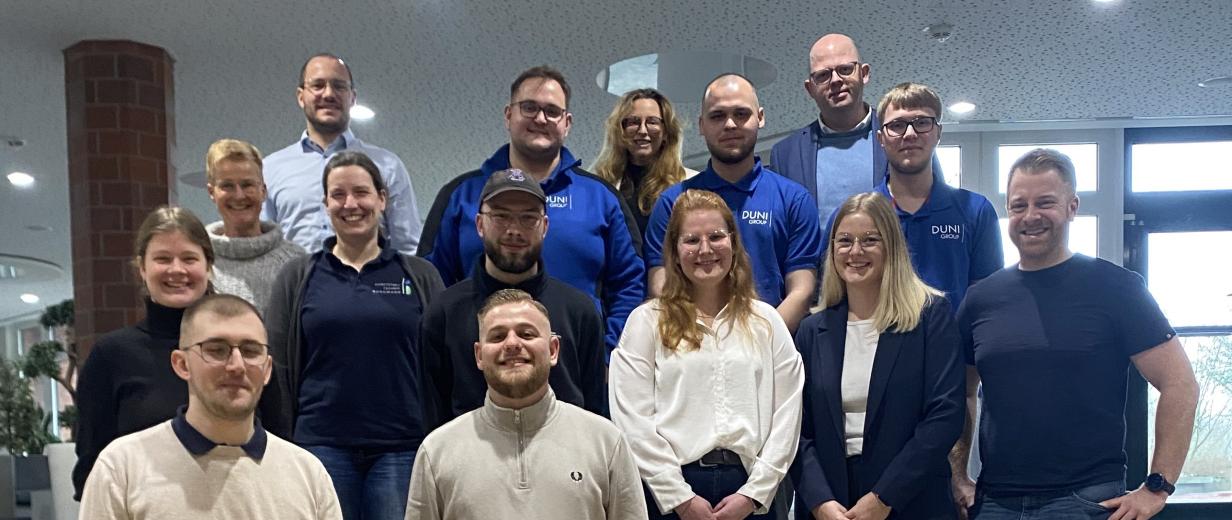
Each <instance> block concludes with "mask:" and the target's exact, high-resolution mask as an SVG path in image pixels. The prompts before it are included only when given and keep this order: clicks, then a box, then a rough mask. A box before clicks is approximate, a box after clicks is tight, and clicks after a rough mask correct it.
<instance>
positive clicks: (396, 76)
mask: <svg viewBox="0 0 1232 520" xmlns="http://www.w3.org/2000/svg"><path fill="white" fill-rule="evenodd" d="M3 13H4V14H3V17H2V18H0V71H3V72H2V73H0V135H17V136H20V137H23V138H25V139H26V140H27V141H28V142H29V144H28V145H26V146H25V147H24V148H22V149H21V150H18V151H13V150H11V149H8V148H7V147H4V146H3V143H0V175H2V174H7V173H8V172H10V171H13V170H23V171H28V172H30V173H32V174H34V175H35V176H36V177H37V178H38V184H37V186H36V187H35V188H33V189H32V190H27V191H22V192H18V191H17V190H16V189H15V188H14V187H12V186H10V185H9V184H8V183H7V182H5V181H0V253H5V254H15V255H21V256H30V257H36V258H40V259H45V260H48V261H51V262H54V263H56V264H59V265H61V266H63V267H64V268H65V271H66V272H70V273H71V267H70V262H71V259H70V254H71V251H70V246H69V241H68V236H69V233H68V229H67V226H68V222H69V219H68V190H67V171H66V164H67V161H66V158H65V155H66V145H65V134H66V131H65V127H64V121H65V115H64V94H63V70H64V65H63V60H62V54H61V51H62V50H63V49H64V48H66V47H68V46H70V45H72V44H73V43H75V42H77V41H79V40H82V39H131V40H136V41H141V42H144V43H149V44H153V45H158V46H161V47H163V48H165V49H167V50H168V51H169V52H170V53H171V54H172V55H173V56H174V57H175V60H176V65H175V73H176V84H175V90H176V92H175V104H176V106H175V122H176V135H177V140H178V148H177V150H176V151H175V154H174V155H173V157H174V163H175V165H176V167H177V169H178V171H179V172H180V173H181V174H183V173H187V172H193V171H200V170H201V169H203V166H202V161H203V160H202V157H203V155H204V153H205V149H206V147H207V146H208V145H209V143H210V142H212V141H213V140H215V139H218V138H221V137H236V138H241V139H246V140H249V141H252V142H254V143H255V144H257V146H258V147H260V148H261V150H263V151H265V152H267V153H268V152H272V151H274V150H277V149H279V148H281V147H283V146H286V145H287V144H289V143H291V142H292V141H293V140H294V139H295V138H296V137H297V136H298V134H299V132H300V131H302V129H303V117H302V114H301V113H300V111H299V109H298V107H296V106H295V103H294V99H293V94H294V87H295V84H296V79H297V78H296V75H297V73H298V71H299V66H300V65H301V63H302V62H303V60H304V59H305V58H306V57H307V56H308V55H309V54H311V53H315V52H319V51H329V52H333V53H336V54H339V55H341V56H343V57H344V58H346V59H347V60H348V61H349V62H350V63H351V64H352V68H353V71H354V73H355V79H356V85H357V87H358V89H359V96H360V102H361V103H364V104H367V105H368V106H370V107H372V108H373V109H375V110H376V111H377V117H376V119H374V120H372V121H369V122H363V123H355V124H354V125H353V127H354V129H355V130H356V132H357V133H358V134H359V135H360V136H361V137H363V138H364V139H366V140H368V141H369V142H373V143H376V144H379V145H382V146H385V147H387V148H390V149H392V150H394V151H395V152H397V153H399V154H400V155H401V156H402V158H403V160H404V161H405V162H406V163H407V166H408V168H409V169H410V172H411V175H412V177H413V181H414V183H415V188H416V191H417V193H418V197H419V205H420V209H421V211H422V212H424V213H426V212H427V210H428V207H429V205H430V204H431V200H432V198H433V196H434V195H435V194H436V190H437V189H438V188H439V187H440V186H441V185H442V184H444V183H445V182H446V181H447V180H448V179H450V178H452V177H453V176H455V175H457V174H459V173H461V172H463V171H466V170H469V169H472V168H474V167H476V166H477V165H478V164H479V163H480V162H481V161H482V160H483V159H484V158H486V157H487V156H488V155H489V154H491V153H492V152H493V151H494V150H495V148H496V147H497V146H499V145H500V144H502V143H503V142H504V141H505V139H506V135H505V132H504V127H503V126H502V121H501V108H502V106H503V104H504V103H505V102H506V100H507V96H508V94H507V92H508V90H507V89H508V85H509V82H510V81H511V80H512V79H513V77H514V76H516V75H517V73H518V72H519V71H521V70H522V69H524V68H526V67H529V66H532V65H537V64H541V63H547V64H551V65H553V66H556V67H558V68H559V69H561V70H562V71H563V72H564V73H565V75H566V76H567V77H568V78H569V80H570V81H571V83H572V86H573V90H574V98H573V103H572V106H571V107H570V109H571V110H572V112H573V113H574V127H573V131H572V134H571V135H570V136H569V139H568V142H567V145H568V146H569V147H570V148H571V149H572V150H573V151H574V153H575V154H576V155H578V156H580V157H582V158H583V161H584V162H585V163H586V164H589V163H590V161H591V159H593V158H594V156H595V155H596V153H597V152H598V148H599V144H600V142H601V139H602V136H601V135H600V133H601V131H602V130H601V129H602V119H603V118H604V117H605V116H606V114H607V112H608V111H609V110H610V109H611V106H612V104H613V102H614V100H615V98H614V97H613V96H611V95H609V94H607V93H606V92H603V91H602V90H600V89H599V88H598V87H597V86H596V85H595V81H594V78H595V75H596V74H597V73H598V72H599V71H600V70H601V69H602V68H603V67H604V66H605V65H606V64H609V63H612V62H615V61H618V60H621V59H624V58H628V57H632V56H637V55H641V54H645V53H650V52H657V51H676V50H706V51H724V52H733V53H738V54H746V55H750V56H755V57H758V58H761V59H764V60H766V61H768V62H770V63H771V64H773V65H775V66H776V67H778V80H777V81H775V82H774V83H773V84H771V85H769V86H764V87H763V88H762V89H761V90H760V92H759V94H760V98H761V101H762V103H763V106H764V107H765V108H766V113H767V124H766V128H765V130H763V134H762V136H763V138H765V137H768V136H774V135H778V134H781V133H783V132H786V131H789V130H791V129H794V128H797V127H800V126H803V125H804V124H805V123H807V122H808V121H810V120H811V119H812V118H814V117H816V112H815V110H816V108H815V106H814V105H813V104H812V101H811V100H809V99H808V98H807V97H805V94H804V91H803V88H802V84H801V82H802V81H803V77H804V74H805V72H806V65H807V62H806V58H807V49H808V46H809V45H810V44H811V43H812V41H813V40H814V39H815V38H817V37H818V36H820V35H821V34H823V33H826V32H831V31H841V32H846V33H848V34H851V35H852V36H853V37H854V38H855V39H856V41H857V43H858V44H859V45H860V47H861V54H862V57H863V58H864V59H865V60H866V61H869V62H870V63H871V64H872V83H871V84H870V85H869V88H868V92H869V95H868V99H870V100H875V98H876V96H877V95H878V94H879V93H881V92H884V91H885V90H886V89H888V88H889V87H890V86H892V85H894V84H896V83H898V82H901V81H906V80H913V81H919V82H923V83H926V84H929V85H931V86H933V87H934V88H936V89H937V90H938V92H940V94H941V95H942V97H943V99H946V100H957V99H960V98H962V99H966V100H969V101H972V102H974V103H976V104H977V105H978V109H977V111H976V113H974V114H972V115H971V116H970V117H971V118H972V119H977V120H992V121H997V120H1003V121H1029V120H1054V119H1074V118H1084V119H1085V118H1119V117H1135V116H1136V117H1178V116H1201V115H1228V114H1232V90H1229V89H1228V88H1226V87H1225V88H1210V89H1202V88H1199V87H1197V86H1196V83H1197V82H1198V81H1199V80H1201V79H1205V78H1207V77H1211V76H1218V75H1228V74H1232V53H1228V52H1227V49H1226V46H1227V42H1229V41H1232V2H1229V1H1227V0H1171V1H1169V0H1150V1H1148V0H1118V1H1114V2H1111V3H1108V4H1104V3H1096V2H1093V1H1091V0H1037V1H1032V2H1023V1H1018V0H987V1H974V0H968V1H943V0H933V1H927V0H924V1H917V0H886V1H881V2H868V1H864V0H839V1H825V0H782V1H777V2H773V3H765V4H761V5H759V4H757V3H753V2H746V1H742V0H712V1H702V0H695V1H670V0H668V1H662V0H654V1H647V0H625V1H621V2H611V1H603V2H599V1H593V0H531V1H521V2H497V1H482V2H481V1H472V0H402V1H378V0H352V1H350V2H316V1H313V2H294V3H293V2H288V1H285V0H284V1H273V2H250V1H238V0H212V1H209V2H177V1H171V2H168V1H166V0H131V1H110V2H100V1H86V0H78V1H70V0H37V1H36V0H16V1H13V0H9V1H7V2H4V6H3ZM939 21H948V22H950V23H951V24H953V26H954V36H953V37H952V38H951V39H950V40H949V41H946V42H944V43H936V42H932V41H929V40H927V39H926V38H925V37H924V35H923V33H922V31H921V29H922V28H923V26H924V25H926V24H929V23H934V22H939ZM699 95H700V93H699ZM675 101H676V102H677V103H678V105H680V108H681V111H682V112H683V113H684V114H685V116H686V118H687V119H689V120H693V119H695V117H696V112H697V110H698V103H697V102H696V99H677V100H675ZM692 126H693V125H690V128H692ZM703 151H704V146H703V145H702V143H701V141H700V139H699V138H697V137H696V136H695V134H694V133H693V132H692V130H690V131H689V134H688V135H687V136H686V141H685V154H686V155H688V154H694V153H700V152H703ZM179 197H180V201H181V203H183V204H185V205H187V206H189V207H191V208H193V209H194V210H196V211H199V212H200V213H201V214H202V215H203V218H204V219H207V220H208V219H214V218H216V214H215V213H214V211H213V208H212V206H211V205H210V203H209V200H208V199H207V198H206V197H205V194H204V192H203V190H200V189H199V188H192V187H189V186H186V185H183V184H181V185H180V186H179ZM34 224H42V225H48V226H51V227H52V228H53V230H52V231H50V232H36V231H30V230H28V229H26V226H28V225H34ZM23 292H35V293H38V294H40V295H41V296H42V297H43V301H42V303H40V304H39V305H37V306H31V305H27V304H23V303H21V302H20V301H19V300H18V299H17V296H18V295H19V294H20V293H23ZM71 292H72V289H71V283H70V281H69V280H68V279H67V277H66V279H64V280H60V281H58V282H52V283H41V284H33V283H6V284H4V285H0V320H2V319H4V318H8V317H12V316H15V315H19V314H23V313H29V312H32V311H34V310H37V309H38V308H41V307H42V306H43V305H45V304H50V303H54V302H56V301H59V300H60V299H62V298H67V297H71Z"/></svg>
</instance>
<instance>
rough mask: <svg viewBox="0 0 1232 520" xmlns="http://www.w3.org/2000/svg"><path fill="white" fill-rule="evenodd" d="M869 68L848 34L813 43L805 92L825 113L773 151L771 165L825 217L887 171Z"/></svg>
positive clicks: (875, 182)
mask: <svg viewBox="0 0 1232 520" xmlns="http://www.w3.org/2000/svg"><path fill="white" fill-rule="evenodd" d="M869 69H870V67H869V64H868V63H866V62H864V61H862V60H861V59H860V51H859V50H858V49H856V42H855V41H853V40H852V39H851V37H849V36H847V35H845V34H827V35H825V36H822V37H821V38H819V39H818V40H817V41H816V42H814V43H813V47H812V48H811V49H809V69H808V76H807V77H805V79H804V90H805V91H806V92H808V95H809V97H811V98H813V101H815V102H816V103H817V109H818V110H819V111H820V113H819V115H818V117H817V119H816V120H815V121H813V122H812V123H810V124H809V125H808V126H805V127H804V128H801V129H800V130H797V131H796V132H793V133H792V134H790V135H788V136H787V137H785V138H783V140H782V141H779V142H778V143H776V144H775V145H774V148H773V149H772V150H771V151H770V164H771V168H773V169H774V171H776V172H778V173H779V174H781V175H783V176H784V177H787V178H788V179H791V180H793V181H796V182H798V183H800V184H801V185H803V186H804V187H805V188H806V189H807V190H808V192H809V193H810V194H812V195H813V197H814V199H816V204H817V211H818V214H819V215H821V216H822V217H823V218H826V217H828V216H829V215H830V213H832V212H833V211H834V209H835V208H837V207H838V206H839V205H840V204H842V202H843V200H845V199H846V198H847V197H849V196H851V195H854V194H856V193H863V192H867V191H873V187H874V186H876V184H877V183H878V182H880V181H881V178H882V176H884V175H885V173H886V166H887V162H886V156H885V151H884V150H883V149H882V147H881V145H880V144H879V143H878V142H877V138H876V134H877V130H879V129H880V128H881V122H880V121H878V120H877V113H876V111H874V110H871V109H870V107H869V105H868V103H865V102H864V86H865V85H867V84H868V80H869ZM933 163H934V165H936V160H935V159H934V161H933ZM938 171H940V166H938Z"/></svg>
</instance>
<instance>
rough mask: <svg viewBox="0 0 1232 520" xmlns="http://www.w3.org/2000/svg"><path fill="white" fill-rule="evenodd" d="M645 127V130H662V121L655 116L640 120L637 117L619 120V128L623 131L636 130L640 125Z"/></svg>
mask: <svg viewBox="0 0 1232 520" xmlns="http://www.w3.org/2000/svg"><path fill="white" fill-rule="evenodd" d="M643 124H644V125H646V130H651V129H659V128H663V119H662V118H659V117H655V116H650V117H647V118H644V119H643V118H640V117H637V116H627V117H625V118H624V119H621V120H620V126H621V128H624V129H625V130H637V129H638V128H641V126H642V125H643Z"/></svg>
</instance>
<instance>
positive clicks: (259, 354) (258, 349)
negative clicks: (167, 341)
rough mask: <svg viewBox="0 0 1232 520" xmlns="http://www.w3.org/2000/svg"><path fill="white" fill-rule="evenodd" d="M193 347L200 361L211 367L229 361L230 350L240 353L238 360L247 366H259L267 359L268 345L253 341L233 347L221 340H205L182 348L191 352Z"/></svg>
mask: <svg viewBox="0 0 1232 520" xmlns="http://www.w3.org/2000/svg"><path fill="white" fill-rule="evenodd" d="M193 347H197V353H198V354H200V355H201V359H203V360H205V362H206V363H209V364H212V365H223V364H226V363H227V361H228V360H230V359H231V351H232V350H238V351H240V359H243V360H244V363H245V364H247V365H252V366H261V365H263V364H265V360H267V359H269V345H266V344H264V343H257V342H255V341H241V342H240V343H239V344H236V345H233V344H231V343H228V342H227V341H226V340H222V339H207V340H205V341H199V342H197V343H193V344H192V345H187V346H185V347H182V348H183V349H184V350H192V348H193Z"/></svg>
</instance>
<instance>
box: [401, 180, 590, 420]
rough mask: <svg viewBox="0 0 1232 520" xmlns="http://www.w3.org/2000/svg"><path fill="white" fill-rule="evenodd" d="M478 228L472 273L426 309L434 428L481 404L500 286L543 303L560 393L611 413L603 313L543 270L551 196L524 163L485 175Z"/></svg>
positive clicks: (429, 415) (423, 339) (424, 349)
mask: <svg viewBox="0 0 1232 520" xmlns="http://www.w3.org/2000/svg"><path fill="white" fill-rule="evenodd" d="M480 200H481V203H480V206H479V214H478V215H476V216H475V228H476V229H477V230H478V234H479V237H480V239H481V240H482V241H483V259H482V261H480V262H475V266H474V267H473V268H472V270H471V275H470V277H468V278H466V279H464V280H462V281H461V282H458V283H456V284H454V285H453V286H451V287H450V288H448V289H446V290H445V292H443V293H441V295H440V296H439V297H437V298H436V299H435V300H434V301H433V302H432V304H431V305H429V306H428V310H427V311H426V312H425V313H424V319H423V322H422V324H421V328H422V334H421V335H420V340H419V345H420V349H421V350H420V351H421V353H422V362H421V363H420V367H421V369H422V371H423V373H422V377H421V380H422V381H423V382H424V385H425V389H424V391H423V395H424V396H426V397H425V399H424V400H425V401H426V405H425V407H424V408H425V414H424V415H425V421H424V422H425V424H426V427H427V429H428V430H429V431H430V430H432V429H435V428H436V427H438V426H440V425H442V424H444V423H446V422H449V421H450V420H452V419H453V418H454V417H457V416H459V415H462V414H464V413H466V412H469V411H471V410H474V409H476V408H479V407H480V406H483V398H484V395H485V394H486V392H487V385H486V384H485V383H484V379H483V373H482V372H481V371H479V370H477V369H476V368H475V350H474V347H475V342H476V341H479V325H478V323H477V322H476V321H475V315H476V313H478V312H479V308H480V307H482V306H483V302H484V301H485V300H487V299H488V297H489V296H491V295H492V294H493V293H496V292H497V291H500V290H503V289H519V290H522V291H525V292H526V293H528V294H530V295H531V296H532V297H533V298H534V299H535V300H536V301H538V302H540V303H542V304H543V305H544V307H545V308H546V309H547V311H548V319H549V321H550V322H551V325H552V331H553V332H554V333H555V334H554V335H555V336H557V338H558V339H559V341H560V357H559V362H558V363H557V365H556V367H555V368H553V370H552V373H551V379H550V382H551V385H552V391H553V392H555V393H556V397H557V399H560V400H561V401H564V402H567V403H570V404H573V405H575V406H578V407H579V408H584V409H586V410H590V411H591V412H594V413H596V414H599V415H605V414H606V401H607V385H605V384H604V368H605V363H604V355H605V354H606V349H605V348H604V345H603V320H602V318H601V317H600V316H599V312H598V310H596V309H595V306H594V305H593V304H592V303H591V301H590V299H589V298H588V297H587V296H586V294H584V293H582V292H581V291H579V290H577V289H574V288H573V287H570V286H569V285H568V284H566V283H564V282H562V281H560V280H557V279H556V278H554V277H552V276H549V275H548V274H547V273H545V272H544V271H543V269H542V267H541V264H542V262H541V258H542V256H541V254H540V253H541V252H542V248H543V239H544V236H545V235H546V234H547V232H548V217H547V215H545V214H544V205H545V201H546V200H547V197H546V196H545V195H544V193H543V188H542V187H540V186H539V182H538V181H536V180H535V179H534V178H532V177H531V176H530V175H529V174H526V173H525V172H523V171H521V170H516V169H510V170H501V171H498V172H495V173H493V174H492V176H490V177H488V181H487V182H486V183H485V184H484V186H483V192H482V193H481V195H480Z"/></svg>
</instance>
